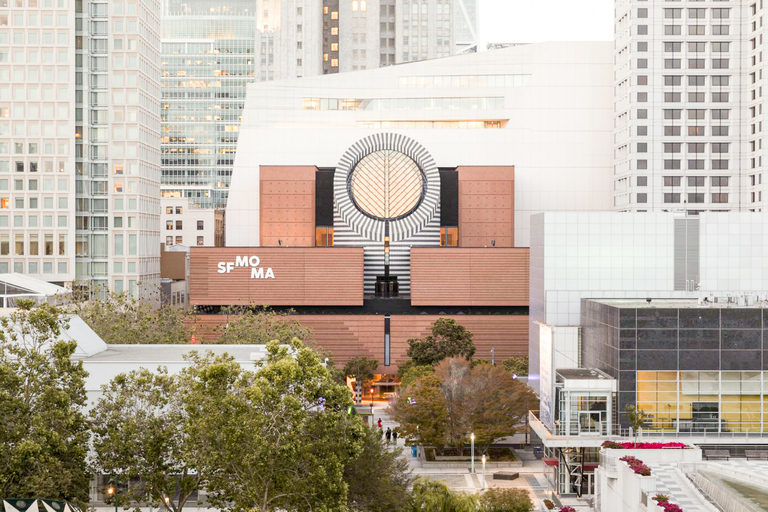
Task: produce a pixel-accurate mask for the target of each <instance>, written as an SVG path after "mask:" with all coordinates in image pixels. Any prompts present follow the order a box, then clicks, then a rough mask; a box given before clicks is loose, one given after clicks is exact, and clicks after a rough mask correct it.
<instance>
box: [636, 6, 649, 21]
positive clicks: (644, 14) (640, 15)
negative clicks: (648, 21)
mask: <svg viewBox="0 0 768 512" xmlns="http://www.w3.org/2000/svg"><path fill="white" fill-rule="evenodd" d="M637 17H638V18H647V17H648V8H647V7H642V8H640V9H638V10H637Z"/></svg>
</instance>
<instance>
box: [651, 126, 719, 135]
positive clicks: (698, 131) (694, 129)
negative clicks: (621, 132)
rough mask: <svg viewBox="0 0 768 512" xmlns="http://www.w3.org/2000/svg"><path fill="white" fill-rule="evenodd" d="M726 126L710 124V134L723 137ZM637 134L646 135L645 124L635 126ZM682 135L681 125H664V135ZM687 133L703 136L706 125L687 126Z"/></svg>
mask: <svg viewBox="0 0 768 512" xmlns="http://www.w3.org/2000/svg"><path fill="white" fill-rule="evenodd" d="M728 129H729V127H728V126H712V127H711V134H712V136H713V137H724V136H727V135H728V132H729V130H728ZM637 134H638V135H648V127H647V126H638V127H637ZM680 135H682V127H681V126H665V127H664V136H666V137H678V136H680ZM688 135H689V136H691V137H703V136H704V135H706V127H705V126H689V127H688Z"/></svg>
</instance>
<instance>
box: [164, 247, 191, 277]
mask: <svg viewBox="0 0 768 512" xmlns="http://www.w3.org/2000/svg"><path fill="white" fill-rule="evenodd" d="M160 277H163V278H166V279H174V280H184V279H186V278H187V253H186V252H175V251H166V250H165V248H164V246H162V247H160Z"/></svg>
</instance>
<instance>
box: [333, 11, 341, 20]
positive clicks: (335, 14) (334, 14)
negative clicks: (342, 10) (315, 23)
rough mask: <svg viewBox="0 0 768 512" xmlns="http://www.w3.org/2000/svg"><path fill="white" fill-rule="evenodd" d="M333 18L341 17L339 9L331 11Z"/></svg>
mask: <svg viewBox="0 0 768 512" xmlns="http://www.w3.org/2000/svg"><path fill="white" fill-rule="evenodd" d="M331 19H332V20H337V19H339V11H331Z"/></svg>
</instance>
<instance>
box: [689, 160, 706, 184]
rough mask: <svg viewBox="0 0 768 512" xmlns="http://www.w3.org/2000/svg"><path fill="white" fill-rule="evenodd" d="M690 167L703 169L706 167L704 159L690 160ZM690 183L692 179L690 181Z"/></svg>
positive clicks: (691, 168) (697, 169)
mask: <svg viewBox="0 0 768 512" xmlns="http://www.w3.org/2000/svg"><path fill="white" fill-rule="evenodd" d="M688 169H690V170H695V171H701V170H703V169H704V160H688ZM688 184H689V185H690V181H689V182H688Z"/></svg>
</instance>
